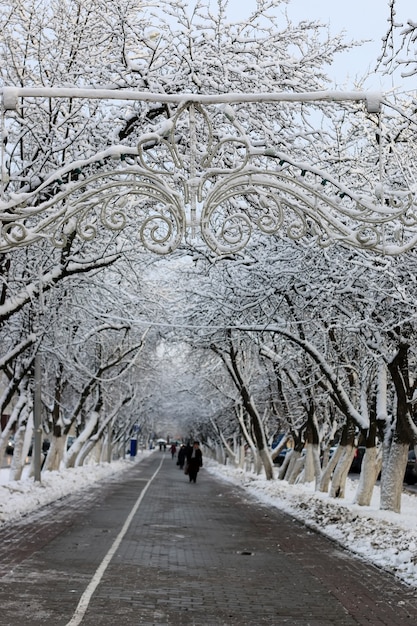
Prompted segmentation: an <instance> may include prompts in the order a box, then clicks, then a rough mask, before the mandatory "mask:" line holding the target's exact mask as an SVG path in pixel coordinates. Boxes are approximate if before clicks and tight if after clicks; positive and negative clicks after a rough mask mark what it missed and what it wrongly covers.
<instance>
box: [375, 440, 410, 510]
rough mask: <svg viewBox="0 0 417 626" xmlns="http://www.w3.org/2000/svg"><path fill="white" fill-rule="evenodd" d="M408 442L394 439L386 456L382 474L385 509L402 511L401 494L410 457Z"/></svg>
mask: <svg viewBox="0 0 417 626" xmlns="http://www.w3.org/2000/svg"><path fill="white" fill-rule="evenodd" d="M408 448H409V445H408V444H407V443H398V442H396V441H393V442H392V443H391V446H390V448H389V451H388V454H387V457H386V458H384V463H383V470H382V476H381V505H380V508H381V509H382V510H385V511H394V513H400V512H401V494H402V490H403V483H404V473H405V468H406V466H407V459H408Z"/></svg>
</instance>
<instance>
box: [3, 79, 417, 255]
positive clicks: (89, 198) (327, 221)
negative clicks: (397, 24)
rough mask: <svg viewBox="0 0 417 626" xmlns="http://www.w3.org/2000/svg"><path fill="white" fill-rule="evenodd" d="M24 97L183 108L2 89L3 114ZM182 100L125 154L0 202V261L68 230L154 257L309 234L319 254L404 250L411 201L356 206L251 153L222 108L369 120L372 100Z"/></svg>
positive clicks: (304, 171) (411, 223) (301, 169)
mask: <svg viewBox="0 0 417 626" xmlns="http://www.w3.org/2000/svg"><path fill="white" fill-rule="evenodd" d="M67 91H68V94H67V93H66V92H67ZM29 95H30V96H34V97H37V96H39V97H45V96H50V97H57V96H63V97H69V96H70V97H84V98H86V97H94V98H99V97H100V98H104V97H106V98H110V97H111V98H117V99H118V100H121V99H125V98H126V99H136V100H148V101H149V100H154V101H156V102H161V101H175V102H178V101H181V99H184V96H182V98H181V96H161V95H160V94H148V93H146V94H143V93H142V94H141V93H137V92H122V93H120V92H116V93H115V92H104V91H103V92H102V91H100V90H79V93H78V92H77V90H65V89H50V90H47V89H15V88H4V89H3V104H4V108H5V109H6V110H10V109H13V108H14V107H15V106H16V103H17V99H18V98H19V97H25V96H29ZM186 98H187V101H185V102H183V104H181V105H180V106H179V107H178V109H177V112H176V114H175V116H174V117H173V118H172V119H170V120H168V121H167V122H166V124H165V125H164V126H163V127H159V128H158V129H156V130H155V132H154V133H151V134H147V135H144V136H143V137H142V138H141V139H140V141H139V143H138V145H137V146H135V147H126V146H120V145H119V146H114V147H111V148H109V149H107V150H106V151H103V152H101V153H99V154H97V155H95V157H94V158H91V159H88V160H85V161H79V162H77V163H76V164H69V165H67V166H66V167H64V168H62V169H60V170H59V171H58V172H54V173H53V175H51V176H50V177H49V178H48V180H46V181H45V182H44V183H43V184H42V185H40V186H39V187H38V188H37V189H36V190H35V191H34V192H31V193H27V194H24V195H23V194H22V195H17V196H16V195H15V196H13V197H10V198H5V197H3V199H2V201H1V204H0V207H1V208H0V222H1V231H0V252H5V251H7V250H12V249H14V248H16V247H20V246H27V245H29V244H31V243H32V242H35V241H38V240H40V239H47V240H49V241H50V242H51V244H52V245H54V246H58V247H60V246H64V245H65V242H66V237H67V234H68V233H69V232H73V230H74V227H75V229H76V233H77V235H78V236H79V237H80V238H81V239H82V240H85V241H88V240H92V239H94V238H95V237H96V236H97V234H98V233H99V232H100V230H101V229H103V228H105V229H108V230H112V231H120V230H122V229H130V230H131V231H132V230H133V231H135V233H136V236H137V237H138V239H139V240H140V241H141V243H142V244H143V245H144V246H145V247H146V248H148V249H149V250H152V251H154V252H156V253H159V254H168V253H169V252H172V251H173V250H175V249H176V248H177V247H178V246H179V245H180V244H181V242H183V241H184V240H195V241H201V240H202V241H203V242H205V243H206V245H208V246H209V247H210V249H211V250H213V251H214V252H216V253H218V254H225V253H234V252H237V251H239V250H241V249H242V248H244V246H245V245H247V243H248V241H249V240H250V238H251V236H252V234H253V232H254V230H255V229H258V230H259V231H260V232H261V233H263V234H268V235H275V236H287V237H290V238H291V239H293V240H296V239H300V238H301V237H305V236H306V235H309V236H310V237H314V239H315V241H316V242H317V245H319V246H322V247H325V246H328V245H330V244H331V243H333V242H341V243H343V244H344V245H348V246H352V247H356V248H366V249H369V250H373V251H375V252H378V253H384V254H399V253H401V252H403V251H405V250H407V249H409V248H411V247H413V246H414V245H415V244H416V242H417V231H416V223H417V212H416V204H415V196H414V194H412V193H411V192H402V193H399V192H396V193H390V192H389V191H387V190H384V191H383V193H381V190H377V192H376V193H375V195H373V196H372V195H369V197H364V196H363V195H361V196H359V195H357V194H355V193H354V192H353V191H352V190H351V189H350V188H349V187H347V186H345V185H343V184H341V183H340V182H339V181H338V180H336V179H334V178H333V177H332V176H330V175H327V174H324V173H323V171H321V170H318V169H315V168H313V167H310V166H309V165H308V164H306V163H299V162H296V161H294V160H293V159H292V158H291V157H290V156H289V155H287V154H284V153H282V152H278V151H274V149H271V148H270V147H267V146H264V147H261V148H260V147H259V146H258V147H256V148H254V147H253V145H252V142H251V141H250V140H249V138H248V136H247V135H246V133H245V130H244V128H243V127H242V124H241V123H240V122H239V120H238V119H237V118H236V117H235V114H234V110H233V104H234V103H236V102H242V101H247V102H260V101H263V102H265V101H267V102H274V101H283V100H293V101H312V100H364V101H365V102H366V105H367V109H368V111H371V112H377V111H379V108H380V105H381V102H382V98H381V96H380V95H379V94H366V93H363V92H353V93H339V92H334V93H329V92H323V93H320V92H318V93H315V94H296V95H295V94H252V95H246V96H245V95H243V96H242V95H241V94H225V95H223V96H191V95H189V94H187V95H186ZM220 128H221V132H219V129H220ZM180 129H181V134H182V137H184V136H186V140H185V141H183V142H182V143H181V142H178V140H177V135H178V133H179V130H180ZM184 129H185V130H184ZM116 157H117V159H118V161H117V165H115V163H116V161H115V158H116ZM99 164H100V165H99Z"/></svg>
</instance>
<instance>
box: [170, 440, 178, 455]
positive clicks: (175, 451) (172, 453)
mask: <svg viewBox="0 0 417 626" xmlns="http://www.w3.org/2000/svg"><path fill="white" fill-rule="evenodd" d="M169 451H170V452H171V458H174V456H175V455H176V453H177V446H176V445H175V443H173V444H172V446H171V447H170V449H169Z"/></svg>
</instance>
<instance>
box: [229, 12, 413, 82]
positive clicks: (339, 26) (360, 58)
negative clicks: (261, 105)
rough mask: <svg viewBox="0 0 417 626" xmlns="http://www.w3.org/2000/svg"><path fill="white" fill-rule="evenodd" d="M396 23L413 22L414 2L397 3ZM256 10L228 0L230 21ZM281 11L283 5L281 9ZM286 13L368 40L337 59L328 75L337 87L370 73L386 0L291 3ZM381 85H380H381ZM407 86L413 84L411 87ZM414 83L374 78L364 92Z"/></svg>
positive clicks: (384, 20) (383, 30)
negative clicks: (230, 11)
mask: <svg viewBox="0 0 417 626" xmlns="http://www.w3.org/2000/svg"><path fill="white" fill-rule="evenodd" d="M397 3H398V6H397V21H405V20H406V19H407V18H413V19H414V20H415V21H417V1H416V0H397ZM255 6H256V0H230V8H231V9H232V11H233V17H234V18H236V17H237V16H238V15H239V11H240V12H241V11H242V7H245V14H247V13H248V11H249V9H250V8H251V7H255ZM282 6H283V10H285V6H286V5H284V4H283V5H282ZM287 12H288V15H289V17H290V18H291V19H292V20H293V21H300V20H302V19H312V20H320V21H322V22H324V23H326V24H329V25H330V30H331V32H333V33H338V32H340V31H342V30H345V31H346V37H347V39H348V40H351V39H355V40H362V39H370V40H372V41H371V42H369V43H366V44H364V45H363V47H361V48H360V49H359V48H355V49H353V50H351V51H350V52H349V53H346V54H343V55H340V57H339V58H338V60H337V61H336V63H335V65H334V67H333V68H332V70H331V71H330V72H329V75H330V76H331V77H332V78H333V79H334V80H335V82H336V83H337V84H338V86H339V87H345V88H351V87H352V84H353V83H354V82H355V79H356V78H357V77H358V78H361V77H363V76H364V75H365V74H366V73H367V72H368V71H371V72H373V69H374V67H375V61H376V58H377V57H378V55H379V53H380V51H381V39H382V37H383V36H384V35H385V33H386V32H387V29H388V22H387V18H388V17H389V6H388V0H345V1H344V2H340V1H337V0H291V1H290V3H289V4H288V5H287ZM381 81H382V82H381ZM411 82H412V83H413V84H411ZM416 82H417V80H416V79H415V78H414V80H412V79H408V80H407V81H406V84H405V83H403V82H402V81H401V80H400V79H399V78H395V79H392V78H391V79H390V78H387V77H384V78H382V79H381V77H379V76H376V75H374V76H373V77H372V78H371V79H369V80H368V82H367V83H366V85H365V87H367V88H368V89H379V88H382V87H383V88H384V89H387V88H390V87H392V86H394V85H395V86H398V85H399V84H402V86H405V87H406V88H407V89H410V90H411V89H414V88H415V87H416Z"/></svg>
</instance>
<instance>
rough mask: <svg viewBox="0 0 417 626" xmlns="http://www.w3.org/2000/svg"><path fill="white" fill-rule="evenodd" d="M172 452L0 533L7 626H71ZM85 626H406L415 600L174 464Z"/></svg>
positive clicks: (414, 618) (242, 496) (120, 552)
mask: <svg viewBox="0 0 417 626" xmlns="http://www.w3.org/2000/svg"><path fill="white" fill-rule="evenodd" d="M161 458H162V453H159V452H156V453H155V454H154V455H152V456H150V457H149V458H147V459H145V460H143V461H142V462H141V463H138V464H132V466H131V468H130V469H129V470H128V471H127V472H123V474H119V475H118V476H117V477H112V478H111V479H108V480H106V481H103V483H102V484H101V485H100V486H99V487H94V488H92V489H91V490H87V491H84V492H82V493H81V494H78V495H77V494H74V495H73V496H70V497H66V498H65V499H63V500H61V501H59V502H56V503H54V504H53V505H50V506H47V507H44V508H43V509H41V510H40V511H38V512H36V514H33V515H30V516H27V517H26V518H24V519H22V520H20V521H19V522H18V523H15V524H13V525H9V526H5V527H2V528H0V540H1V541H0V626H23V625H24V624H30V625H31V626H38V625H45V626H61V625H62V626H65V625H66V624H67V623H68V622H69V620H70V619H71V617H72V615H73V613H74V610H75V608H76V606H77V604H78V601H79V599H80V597H81V595H82V593H83V592H84V590H85V589H86V587H87V585H88V584H89V582H90V580H91V578H92V576H93V575H94V572H95V571H96V569H97V567H98V566H99V565H100V563H101V561H102V559H103V557H104V556H105V554H106V553H107V551H108V550H109V548H110V546H111V545H112V543H113V541H114V539H115V537H116V536H117V535H118V533H119V532H120V529H121V528H122V526H123V524H124V522H125V519H126V517H127V515H128V514H129V513H130V511H131V509H132V507H133V505H134V503H135V502H136V500H137V498H138V496H139V495H140V493H141V491H142V489H143V488H144V487H145V485H146V484H147V481H148V480H149V478H150V477H151V476H152V475H153V473H154V472H155V470H156V469H157V467H158V465H159V463H160V461H161ZM163 459H164V461H163V464H162V467H161V469H160V471H159V473H158V474H157V476H156V478H155V480H154V481H153V482H152V484H151V485H150V487H149V489H148V491H147V492H146V494H145V496H144V498H143V501H142V503H141V505H140V506H139V509H138V510H137V512H136V514H135V516H134V517H133V520H132V523H131V525H130V527H129V529H128V531H127V533H126V535H125V537H124V539H123V541H122V542H121V544H120V546H119V548H118V549H117V551H116V553H115V555H114V557H113V559H112V560H111V562H110V564H109V566H108V568H107V570H106V571H105V573H104V576H103V578H102V580H101V582H100V584H99V585H98V587H97V589H96V590H95V593H94V594H93V595H92V598H91V601H90V604H89V606H88V609H87V611H86V613H85V615H84V617H83V620H82V622H81V623H82V625H83V626H115V625H117V624H121V625H123V626H139V625H149V626H151V625H152V626H166V625H169V626H183V625H184V626H185V625H186V624H187V625H192V626H203V625H204V626H229V625H230V626H249V625H250V626H253V625H264V624H265V625H275V624H277V625H279V624H290V625H294V626H300V625H303V626H328V625H329V626H330V625H337V626H350V625H353V624H372V625H373V626H378V625H380V624H381V625H387V626H388V625H389V626H400V625H403V624H415V623H416V622H417V600H416V597H415V596H416V593H415V590H413V589H410V588H408V587H406V586H405V585H403V584H401V583H400V582H398V581H397V580H396V579H394V578H393V577H391V576H390V575H389V574H386V573H384V572H381V571H380V570H378V569H376V568H374V567H372V566H370V565H368V564H366V563H365V562H363V561H362V560H360V559H358V558H356V557H354V556H352V555H350V554H349V553H348V552H346V551H344V550H341V549H340V548H339V547H338V546H337V545H336V544H334V543H333V542H331V541H329V540H328V539H326V538H324V537H322V536H320V535H319V534H317V533H315V532H314V531H312V530H309V529H307V528H306V527H304V526H303V525H302V524H300V523H299V522H297V521H295V520H294V519H293V518H292V517H291V516H288V515H285V514H283V513H281V512H279V511H276V510H270V509H269V508H267V507H265V506H263V505H261V504H259V503H257V502H255V501H253V500H252V499H250V498H248V496H247V494H246V493H245V492H244V491H242V490H241V489H239V488H238V487H235V486H233V485H230V484H227V483H223V482H221V481H218V480H217V479H216V478H215V477H213V476H211V475H210V474H209V473H208V472H205V470H204V469H203V470H202V471H201V472H200V474H199V477H198V481H197V484H190V483H189V482H188V480H187V477H186V476H184V474H183V473H182V472H181V471H180V470H178V468H177V467H176V465H175V461H172V459H171V456H170V455H169V454H166V455H165V456H164V457H163Z"/></svg>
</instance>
